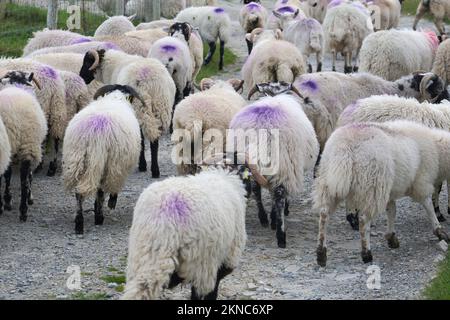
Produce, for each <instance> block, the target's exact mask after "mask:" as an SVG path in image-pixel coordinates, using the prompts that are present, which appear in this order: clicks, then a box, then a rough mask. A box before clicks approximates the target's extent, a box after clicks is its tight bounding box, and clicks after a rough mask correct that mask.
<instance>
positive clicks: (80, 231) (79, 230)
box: [75, 227, 84, 234]
mask: <svg viewBox="0 0 450 320" xmlns="http://www.w3.org/2000/svg"><path fill="white" fill-rule="evenodd" d="M75 234H84V230H83V227H75Z"/></svg>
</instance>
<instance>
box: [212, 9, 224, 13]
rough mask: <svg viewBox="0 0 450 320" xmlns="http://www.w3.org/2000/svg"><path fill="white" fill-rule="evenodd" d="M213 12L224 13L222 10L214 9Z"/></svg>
mask: <svg viewBox="0 0 450 320" xmlns="http://www.w3.org/2000/svg"><path fill="white" fill-rule="evenodd" d="M214 12H215V13H224V12H225V9H223V8H215V9H214Z"/></svg>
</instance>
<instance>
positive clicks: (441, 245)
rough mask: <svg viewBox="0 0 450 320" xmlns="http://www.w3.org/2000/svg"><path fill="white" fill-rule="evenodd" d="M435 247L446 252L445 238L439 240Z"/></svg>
mask: <svg viewBox="0 0 450 320" xmlns="http://www.w3.org/2000/svg"><path fill="white" fill-rule="evenodd" d="M437 247H438V249H439V250H441V251H443V252H447V250H448V244H447V242H445V240H441V241H439V243H438V244H437Z"/></svg>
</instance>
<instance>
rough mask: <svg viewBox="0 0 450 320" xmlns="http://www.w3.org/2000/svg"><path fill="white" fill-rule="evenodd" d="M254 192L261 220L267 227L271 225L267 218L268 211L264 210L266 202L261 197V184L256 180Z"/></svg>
mask: <svg viewBox="0 0 450 320" xmlns="http://www.w3.org/2000/svg"><path fill="white" fill-rule="evenodd" d="M253 192H254V193H255V199H256V204H257V206H258V217H259V222H261V225H262V226H263V227H264V228H266V227H268V226H269V220H268V219H267V213H266V211H265V210H264V204H263V203H262V199H261V186H260V185H259V184H258V183H256V182H254V183H253Z"/></svg>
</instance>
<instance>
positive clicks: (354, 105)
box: [342, 102, 359, 118]
mask: <svg viewBox="0 0 450 320" xmlns="http://www.w3.org/2000/svg"><path fill="white" fill-rule="evenodd" d="M358 107H359V104H358V102H354V103H352V104H351V105H349V106H348V107H347V108H345V109H344V111H343V112H342V117H343V118H349V117H350V116H351V115H352V114H353V112H355V110H356V109H358Z"/></svg>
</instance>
